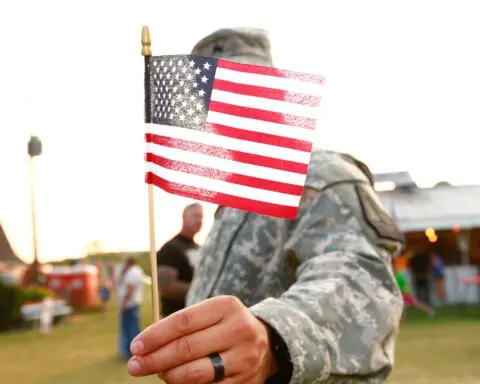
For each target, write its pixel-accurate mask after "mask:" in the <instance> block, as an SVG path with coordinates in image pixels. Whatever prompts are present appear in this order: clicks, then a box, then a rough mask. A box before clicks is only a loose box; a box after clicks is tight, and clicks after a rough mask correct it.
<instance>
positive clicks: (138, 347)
mask: <svg viewBox="0 0 480 384" xmlns="http://www.w3.org/2000/svg"><path fill="white" fill-rule="evenodd" d="M144 347H145V346H144V345H143V343H142V342H141V341H140V340H137V341H134V342H133V343H132V345H131V346H130V352H132V354H134V355H139V354H141V353H142V352H143V349H144Z"/></svg>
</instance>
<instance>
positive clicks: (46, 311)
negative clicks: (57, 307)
mask: <svg viewBox="0 0 480 384" xmlns="http://www.w3.org/2000/svg"><path fill="white" fill-rule="evenodd" d="M53 304H54V303H53V300H52V299H51V298H50V297H47V298H45V299H44V300H43V303H42V312H41V313H40V333H43V334H44V335H46V334H47V333H50V331H51V329H52V321H53Z"/></svg>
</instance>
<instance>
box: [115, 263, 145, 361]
mask: <svg viewBox="0 0 480 384" xmlns="http://www.w3.org/2000/svg"><path fill="white" fill-rule="evenodd" d="M116 292H117V302H118V306H119V308H120V332H121V336H120V343H121V345H120V357H121V358H123V359H129V358H130V357H131V356H132V355H131V353H130V343H131V342H132V340H133V339H134V338H135V336H137V335H138V334H139V333H140V307H141V305H142V303H143V294H144V272H143V270H142V268H141V267H140V266H139V265H137V263H136V257H135V256H134V255H128V256H127V259H126V261H125V263H124V264H123V268H122V270H121V272H120V274H119V276H118V280H117V289H116Z"/></svg>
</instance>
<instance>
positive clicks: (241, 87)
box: [213, 79, 321, 107]
mask: <svg viewBox="0 0 480 384" xmlns="http://www.w3.org/2000/svg"><path fill="white" fill-rule="evenodd" d="M213 88H214V89H218V90H220V91H225V92H232V93H238V94H240V95H246V96H255V97H262V98H265V99H274V100H281V101H286V102H289V103H294V104H301V105H307V106H310V107H318V106H319V105H320V100H321V98H320V97H319V96H311V95H306V94H304V93H299V92H289V91H285V90H283V89H275V88H267V87H261V86H258V85H248V84H240V83H234V82H233V81H228V80H222V79H215V80H214V81H213Z"/></svg>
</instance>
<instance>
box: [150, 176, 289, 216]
mask: <svg viewBox="0 0 480 384" xmlns="http://www.w3.org/2000/svg"><path fill="white" fill-rule="evenodd" d="M145 181H146V182H147V183H148V184H153V185H155V186H157V187H159V188H162V189H163V190H164V191H166V192H168V193H172V194H175V195H179V196H183V197H188V198H191V199H195V200H201V201H206V202H209V203H213V204H219V205H225V206H228V207H232V208H236V209H241V210H244V211H250V212H254V213H258V214H261V215H269V216H275V217H282V218H286V219H295V218H296V216H297V210H298V208H297V207H290V206H286V205H279V204H273V203H266V202H263V201H258V200H252V199H246V198H243V197H237V196H233V195H228V194H224V193H218V192H215V191H209V190H207V189H201V188H195V187H191V186H189V185H185V184H179V183H173V182H170V181H168V180H165V179H163V178H161V177H159V176H157V175H155V174H154V173H152V172H147V174H146V177H145Z"/></svg>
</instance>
